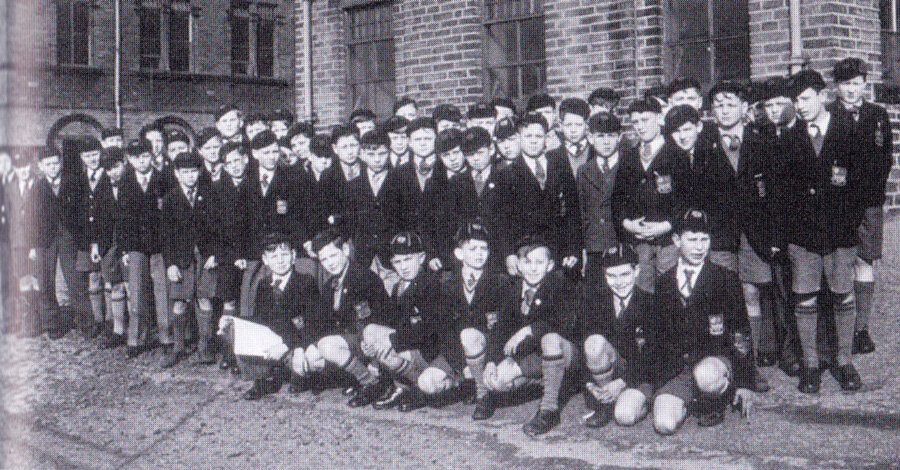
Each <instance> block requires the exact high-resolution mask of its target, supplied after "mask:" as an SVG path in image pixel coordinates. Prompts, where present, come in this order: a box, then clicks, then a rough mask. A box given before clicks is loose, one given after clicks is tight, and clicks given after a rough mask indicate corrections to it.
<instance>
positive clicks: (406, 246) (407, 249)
mask: <svg viewBox="0 0 900 470" xmlns="http://www.w3.org/2000/svg"><path fill="white" fill-rule="evenodd" d="M390 250H391V255H393V256H396V255H410V254H413V253H422V252H424V251H425V245H424V244H423V243H422V239H421V238H419V236H418V235H416V233H415V232H400V233H398V234H397V235H395V236H394V238H392V239H391V244H390Z"/></svg>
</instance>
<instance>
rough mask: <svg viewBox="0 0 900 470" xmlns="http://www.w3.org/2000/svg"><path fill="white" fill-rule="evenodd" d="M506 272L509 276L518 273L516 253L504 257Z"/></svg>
mask: <svg viewBox="0 0 900 470" xmlns="http://www.w3.org/2000/svg"><path fill="white" fill-rule="evenodd" d="M506 273H507V274H509V275H510V276H518V275H519V257H518V256H516V255H509V256H507V257H506Z"/></svg>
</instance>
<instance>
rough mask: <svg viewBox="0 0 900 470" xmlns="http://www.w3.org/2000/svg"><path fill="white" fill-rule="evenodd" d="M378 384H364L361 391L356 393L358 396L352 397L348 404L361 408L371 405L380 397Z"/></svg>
mask: <svg viewBox="0 0 900 470" xmlns="http://www.w3.org/2000/svg"><path fill="white" fill-rule="evenodd" d="M378 391H379V388H378V384H377V383H374V384H366V385H363V386H362V387H361V388H360V389H359V392H357V393H356V396H354V397H353V398H351V399H350V401H348V402H347V406H349V407H351V408H359V407H361V406H366V405H371V404H372V403H373V402H374V401H375V400H376V399H377V398H378V395H379V394H378Z"/></svg>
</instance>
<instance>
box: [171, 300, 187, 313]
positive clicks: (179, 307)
mask: <svg viewBox="0 0 900 470" xmlns="http://www.w3.org/2000/svg"><path fill="white" fill-rule="evenodd" d="M172 313H173V314H175V315H184V314H185V313H187V302H185V301H183V300H176V301H174V302H172Z"/></svg>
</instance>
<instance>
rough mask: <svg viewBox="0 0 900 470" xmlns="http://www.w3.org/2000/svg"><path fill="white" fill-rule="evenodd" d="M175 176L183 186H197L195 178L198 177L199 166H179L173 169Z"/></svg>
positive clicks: (191, 187)
mask: <svg viewBox="0 0 900 470" xmlns="http://www.w3.org/2000/svg"><path fill="white" fill-rule="evenodd" d="M175 176H177V177H178V182H179V183H181V185H182V186H184V187H185V188H190V189H193V188H194V187H195V186H197V180H198V179H199V178H200V169H199V168H179V169H177V170H175Z"/></svg>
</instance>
